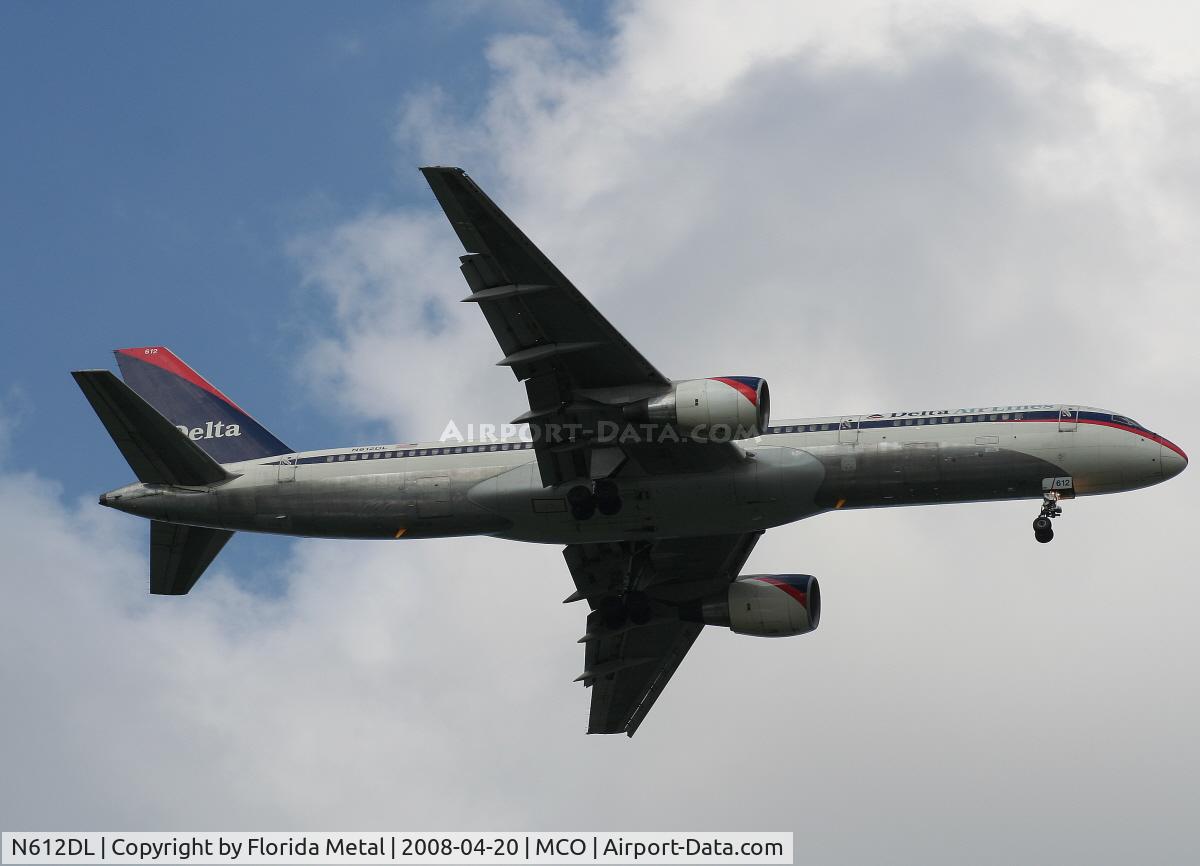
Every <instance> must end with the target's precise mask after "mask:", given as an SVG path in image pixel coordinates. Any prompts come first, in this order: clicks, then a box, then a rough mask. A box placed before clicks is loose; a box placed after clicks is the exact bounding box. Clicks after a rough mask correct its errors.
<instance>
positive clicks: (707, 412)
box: [625, 376, 771, 442]
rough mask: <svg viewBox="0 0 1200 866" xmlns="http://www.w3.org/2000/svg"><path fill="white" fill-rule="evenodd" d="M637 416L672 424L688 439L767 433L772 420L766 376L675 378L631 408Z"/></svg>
mask: <svg viewBox="0 0 1200 866" xmlns="http://www.w3.org/2000/svg"><path fill="white" fill-rule="evenodd" d="M625 415H626V417H627V418H629V419H630V420H632V421H637V422H641V423H646V422H649V423H651V424H662V425H667V426H670V427H671V428H673V429H674V430H675V432H676V433H677V434H678V435H679V436H680V437H681V438H684V439H690V440H693V441H696V442H730V441H733V440H735V439H750V438H752V437H754V436H761V435H762V434H763V432H764V431H765V430H766V429H767V426H768V425H769V424H770V420H771V391H770V389H769V388H768V387H767V380H766V379H759V378H757V377H754V376H719V377H717V378H714V379H687V380H685V381H682V382H673V383H672V385H671V390H670V391H668V392H667V393H665V394H662V395H660V396H658V397H651V398H649V399H648V400H641V401H638V402H637V403H633V404H631V405H629V406H626V407H625Z"/></svg>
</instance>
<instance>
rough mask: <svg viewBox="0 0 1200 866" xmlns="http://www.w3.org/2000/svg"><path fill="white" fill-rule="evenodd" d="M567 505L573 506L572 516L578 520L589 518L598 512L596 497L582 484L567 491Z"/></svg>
mask: <svg viewBox="0 0 1200 866" xmlns="http://www.w3.org/2000/svg"><path fill="white" fill-rule="evenodd" d="M567 505H569V506H570V507H571V516H572V517H574V518H575V519H576V520H587V519H588V518H589V517H591V516H592V515H593V514H595V513H596V497H594V496H592V491H590V490H588V489H587V488H586V487H584V486H583V485H582V484H579V485H576V486H575V487H572V488H571V489H570V490H568V491H567Z"/></svg>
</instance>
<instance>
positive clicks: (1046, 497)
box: [1033, 491, 1062, 544]
mask: <svg viewBox="0 0 1200 866" xmlns="http://www.w3.org/2000/svg"><path fill="white" fill-rule="evenodd" d="M1058 499H1059V497H1058V494H1057V493H1054V492H1053V491H1047V492H1046V493H1043V494H1042V513H1041V514H1039V515H1038V516H1037V519H1036V520H1034V521H1033V537H1034V538H1035V539H1036V540H1037V542H1038V544H1047V543H1049V542H1050V541H1053V540H1054V526H1053V524H1052V523H1051V522H1050V521H1051V520H1053V519H1054V518H1055V517H1058V516H1059V515H1061V514H1062V506H1060V505H1059V504H1058Z"/></svg>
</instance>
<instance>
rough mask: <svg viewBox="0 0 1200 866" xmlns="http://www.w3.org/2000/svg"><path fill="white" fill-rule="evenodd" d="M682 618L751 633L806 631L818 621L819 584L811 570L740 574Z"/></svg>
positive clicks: (772, 634)
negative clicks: (793, 572) (726, 588)
mask: <svg viewBox="0 0 1200 866" xmlns="http://www.w3.org/2000/svg"><path fill="white" fill-rule="evenodd" d="M683 618H684V619H688V620H692V621H694V622H703V623H706V624H708V625H722V626H726V627H727V628H729V630H730V631H733V632H736V633H738V634H749V635H754V636H755V637H788V636H790V635H795V634H807V633H808V632H810V631H813V630H815V629H816V627H817V625H818V623H820V621H821V587H820V586H819V585H818V583H817V579H816V578H815V577H813V576H812V575H811V574H744V575H742V576H741V577H739V578H737V579H736V580H734V581H733V582H732V583H731V584H729V589H728V590H726V591H725V592H722V593H720V594H719V595H715V596H711V597H709V598H707V599H705V600H704V601H702V602H700V603H699V605H697V606H695V607H694V608H693V609H692V610H689V611H684V612H683Z"/></svg>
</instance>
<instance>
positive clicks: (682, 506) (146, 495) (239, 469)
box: [73, 167, 1187, 736]
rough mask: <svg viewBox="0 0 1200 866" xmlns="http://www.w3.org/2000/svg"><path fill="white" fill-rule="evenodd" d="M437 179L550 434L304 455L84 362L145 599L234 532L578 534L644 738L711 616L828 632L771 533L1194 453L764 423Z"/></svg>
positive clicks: (927, 417) (470, 193) (895, 424)
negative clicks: (677, 366) (669, 365)
mask: <svg viewBox="0 0 1200 866" xmlns="http://www.w3.org/2000/svg"><path fill="white" fill-rule="evenodd" d="M422 172H423V173H424V175H425V178H426V179H427V180H428V182H429V185H430V186H431V187H432V188H433V192H434V194H435V195H436V196H437V200H438V202H439V203H440V204H441V206H442V208H443V209H444V210H445V212H446V215H447V217H449V220H450V224H451V225H452V226H453V227H454V231H455V232H457V233H458V237H459V239H460V240H461V241H462V244H463V246H464V247H465V249H466V255H464V256H462V257H461V262H462V265H461V268H462V272H463V276H464V277H466V280H467V284H468V285H469V286H470V289H471V294H470V295H468V296H467V297H466V298H464V299H463V300H465V301H469V302H471V303H473V304H477V305H478V306H479V308H480V310H481V311H482V312H483V315H484V318H485V319H486V320H487V323H488V325H489V326H490V327H491V329H492V332H493V333H494V334H495V337H496V339H497V341H498V342H499V343H500V350H501V351H502V352H503V353H504V357H503V359H502V360H501V361H500V365H502V366H505V367H508V368H509V369H511V370H512V371H513V373H514V374H515V375H516V377H517V379H518V380H520V381H522V382H524V383H525V390H526V394H527V396H528V401H529V410H528V411H527V412H525V413H523V414H522V415H520V417H519V418H517V419H516V421H517V422H519V423H526V424H528V425H529V429H530V432H531V434H532V435H531V436H530V437H529V438H531V439H532V441H522V442H504V443H497V442H465V443H455V444H449V445H448V444H446V443H444V442H440V443H439V442H432V443H428V444H417V445H411V444H410V445H399V444H390V445H372V446H366V447H356V448H335V449H331V450H325V451H305V452H300V453H296V452H294V451H293V450H292V449H291V448H289V447H288V446H287V445H284V444H283V442H281V441H280V440H279V439H277V438H275V437H274V436H273V435H271V433H269V432H268V431H267V430H266V429H265V428H264V427H263V426H262V425H260V424H259V423H258V422H256V421H255V420H254V419H253V418H251V417H250V416H249V415H248V414H246V413H245V412H244V411H242V410H241V409H240V408H238V406H237V405H236V404H235V403H234V402H233V401H232V400H230V399H229V398H228V397H226V396H225V395H224V394H222V393H221V392H220V391H219V390H217V389H216V388H215V387H213V386H212V385H211V384H209V383H208V382H207V381H205V380H204V379H203V378H201V377H200V376H199V375H197V374H196V373H195V372H194V371H193V370H191V369H190V368H189V367H188V366H186V365H185V364H184V363H183V362H182V361H180V360H179V358H177V357H176V356H175V355H173V354H172V353H171V352H170V351H168V350H167V349H166V348H164V347H161V346H158V347H142V348H136V349H119V350H117V352H116V356H117V363H118V365H119V367H120V369H121V373H122V375H123V376H124V382H122V381H121V380H120V379H118V378H117V377H116V376H114V375H113V374H112V373H111V372H109V371H107V370H88V371H80V372H76V373H74V374H73V375H74V377H75V379H76V381H77V382H78V383H79V386H80V387H81V388H82V389H83V392H84V394H85V395H86V397H87V399H88V400H89V402H90V403H91V404H92V407H93V408H94V409H95V410H96V413H97V414H98V415H99V416H100V420H101V421H102V422H103V424H104V426H105V427H106V428H107V429H108V432H109V434H110V435H111V436H112V438H113V440H114V441H115V442H116V444H117V447H118V448H119V449H120V450H121V453H122V454H123V455H124V457H125V459H126V460H127V461H128V462H129V465H130V467H131V468H132V469H133V471H134V474H136V476H137V478H138V481H137V483H135V484H130V485H128V486H126V487H122V488H120V489H117V490H113V491H110V492H109V493H105V494H104V495H103V496H101V497H100V504H102V505H107V506H109V507H112V508H116V509H119V510H121V511H125V512H129V513H131V514H136V515H139V516H142V517H147V518H149V519H150V520H151V521H152V522H151V529H150V591H151V592H152V593H161V594H183V593H186V592H187V591H188V590H189V589H191V587H192V585H193V584H194V583H195V582H196V580H197V578H199V577H200V575H201V574H202V573H203V571H204V570H205V568H206V567H207V566H208V565H209V563H210V562H212V560H213V557H215V556H216V555H217V553H218V552H219V551H220V550H221V548H222V546H223V545H224V544H225V542H227V541H228V540H229V538H230V536H232V535H233V533H234V532H235V531H238V530H244V531H248V532H271V533H279V534H285V535H302V536H322V537H331V538H404V539H408V538H436V537H446V536H457V535H494V536H496V537H499V538H508V539H513V540H516V541H534V542H542V543H549V544H564V545H566V548H565V550H564V551H563V553H564V556H565V558H566V561H567V567H568V568H569V569H570V571H571V577H572V578H573V579H574V582H575V592H574V593H573V594H572V595H571V596H570V597H569V598H568V599H567V601H586V602H587V605H588V607H589V608H590V609H591V610H590V612H589V613H588V616H587V628H586V630H585V633H584V635H583V637H582V638H581V639H580V642H581V643H583V644H584V671H583V673H582V674H581V675H580V676H579V681H581V682H582V683H583V684H584V685H585V686H589V687H591V689H592V700H591V718H590V723H589V726H588V732H589V733H606V734H607V733H622V732H623V733H626V734H628V735H630V736H632V735H633V733H634V732H635V731H636V730H637V728H638V725H640V724H641V722H642V720H643V719H644V718H645V716H646V714H647V713H648V712H649V711H650V708H651V707H652V706H653V704H654V702H655V700H657V698H658V696H659V695H660V694H661V693H662V690H663V687H664V686H665V685H666V684H667V681H668V680H669V679H670V677H671V675H672V674H673V673H674V672H675V669H676V668H677V667H678V666H679V663H680V662H681V661H682V660H683V657H684V655H685V654H686V653H687V651H688V649H689V648H690V647H691V645H692V642H693V641H694V640H695V639H696V636H697V635H698V634H699V633H700V631H701V629H702V628H703V627H704V626H705V625H706V624H707V625H716V626H723V627H726V628H729V629H731V630H733V631H734V632H737V633H739V634H748V635H757V636H762V637H774V636H784V635H798V634H804V633H806V632H810V631H812V630H813V629H815V628H816V627H817V624H818V622H819V621H820V617H821V595H820V589H819V587H818V584H817V580H816V578H814V577H812V576H811V575H804V574H751V575H743V574H740V572H741V569H742V566H743V565H744V563H745V562H746V558H747V557H748V556H749V555H750V551H751V549H752V548H753V547H754V544H755V542H756V541H757V539H758V537H759V536H760V535H762V533H763V532H764V531H765V530H766V529H768V528H770V527H772V526H780V525H782V524H785V523H790V522H792V521H794V520H800V519H802V518H805V517H811V516H813V515H814V514H819V513H821V512H824V511H830V510H843V511H845V510H849V509H855V508H871V507H875V506H884V505H919V504H926V503H936V502H970V501H981V500H992V499H1026V498H1027V499H1033V500H1039V501H1040V503H1041V505H1040V508H1041V510H1040V513H1039V515H1038V517H1037V519H1036V520H1035V521H1034V532H1035V537H1036V538H1037V540H1038V541H1041V542H1047V541H1049V540H1050V539H1051V538H1052V537H1053V529H1052V528H1051V520H1052V519H1053V518H1055V517H1057V516H1059V515H1060V514H1061V512H1062V508H1061V505H1060V503H1061V501H1062V500H1064V499H1071V498H1073V497H1075V496H1077V495H1087V494H1095V493H1112V492H1116V491H1121V490H1133V489H1135V488H1139V487H1146V486H1148V485H1151V484H1158V483H1159V482H1161V481H1165V480H1166V479H1168V478H1171V477H1173V476H1174V475H1177V474H1178V473H1179V472H1181V471H1182V470H1183V468H1184V466H1185V465H1186V464H1187V456H1186V455H1185V454H1184V453H1183V451H1182V450H1181V449H1180V448H1179V447H1178V446H1176V445H1174V444H1173V443H1171V442H1169V441H1168V440H1166V439H1164V438H1163V437H1162V436H1159V435H1158V434H1156V433H1152V432H1151V431H1149V430H1148V429H1146V428H1145V427H1143V426H1142V425H1141V424H1138V423H1137V422H1136V421H1133V420H1131V419H1130V418H1129V417H1128V416H1125V415H1119V414H1116V413H1113V412H1109V411H1107V410H1102V409H1094V408H1090V407H1086V406H1079V405H1075V404H1029V405H1021V406H975V407H967V408H959V409H934V410H924V411H914V412H893V413H888V414H874V415H852V416H846V417H836V418H805V419H802V420H796V421H785V422H782V423H775V424H772V423H771V422H770V420H769V404H770V398H769V392H768V389H767V383H766V382H765V381H764V380H763V379H760V378H756V377H751V376H720V377H717V378H712V379H696V380H687V381H672V380H670V379H668V378H667V377H666V376H664V375H663V374H662V373H660V372H659V371H658V370H656V369H655V368H654V367H653V366H652V365H651V364H650V363H649V362H648V361H647V360H646V359H645V358H644V357H642V355H641V353H640V352H638V350H637V349H635V348H634V347H633V346H631V345H630V344H629V343H628V342H627V341H626V340H625V338H624V337H622V336H621V334H620V333H618V332H617V330H616V329H615V328H614V327H613V326H612V325H610V324H609V323H608V321H607V320H605V319H604V317H603V316H601V315H600V313H599V312H597V311H596V309H595V308H594V307H593V306H592V305H591V304H590V303H588V301H587V299H586V298H584V296H583V295H582V294H580V293H579V291H578V290H577V289H576V288H575V287H574V286H573V285H571V283H570V282H569V281H568V280H567V279H566V278H565V277H564V276H563V275H562V274H561V273H560V272H559V271H558V269H557V268H556V267H555V266H554V265H553V264H551V263H550V261H549V260H548V259H547V258H546V257H545V256H544V255H543V254H542V253H541V251H540V250H538V248H537V247H535V246H534V245H533V244H532V243H531V242H530V241H529V239H528V238H526V237H525V235H524V234H522V232H521V231H520V230H519V229H518V228H517V227H516V226H515V225H514V224H513V223H512V222H511V221H510V220H509V219H508V217H506V216H505V215H504V213H503V212H502V211H501V210H500V209H499V208H498V207H496V205H495V204H494V203H493V202H492V201H491V200H490V199H489V198H488V197H487V196H486V195H485V194H484V193H483V191H482V190H480V188H479V187H478V186H476V185H475V183H474V182H473V181H472V180H471V179H470V178H469V177H467V175H466V174H465V173H464V172H463V171H462V170H461V169H457V168H440V167H438V168H424V169H422Z"/></svg>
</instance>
